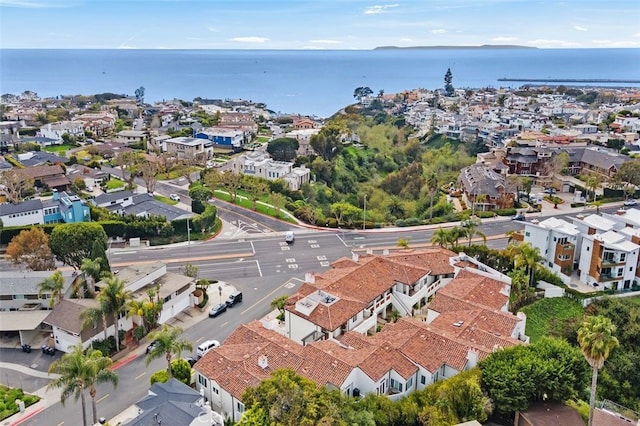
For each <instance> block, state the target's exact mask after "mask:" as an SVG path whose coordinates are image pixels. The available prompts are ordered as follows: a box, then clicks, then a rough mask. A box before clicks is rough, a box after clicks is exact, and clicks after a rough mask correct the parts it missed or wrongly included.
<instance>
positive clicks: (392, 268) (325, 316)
mask: <svg viewBox="0 0 640 426" xmlns="http://www.w3.org/2000/svg"><path fill="white" fill-rule="evenodd" d="M454 255H455V254H454V253H453V252H450V251H449V250H445V249H428V250H415V251H413V250H407V251H403V252H400V253H394V254H389V255H364V256H359V258H358V261H357V262H356V261H355V260H353V259H347V258H342V259H338V260H337V261H336V262H334V263H333V264H332V266H333V269H330V270H328V271H326V272H324V273H322V274H320V275H316V276H315V277H314V281H315V283H313V284H311V283H305V284H303V285H302V286H301V287H300V288H299V289H298V292H297V293H296V294H295V295H293V296H292V297H291V298H290V299H289V300H288V303H287V306H286V309H287V310H288V311H290V312H292V313H293V314H294V315H297V316H301V317H303V318H306V319H307V320H309V321H311V322H312V323H314V324H316V325H318V326H320V327H322V328H324V329H325V330H335V329H337V328H338V327H340V326H341V325H342V324H344V323H345V322H347V321H348V320H349V319H350V318H352V317H353V316H354V315H356V314H357V313H358V312H361V311H362V310H363V309H365V308H366V307H367V306H368V305H369V304H370V303H371V302H372V301H373V300H375V299H376V298H377V297H378V296H380V295H382V294H384V293H385V292H386V291H388V290H389V289H391V288H392V287H393V286H394V285H395V284H396V283H404V284H408V285H410V284H413V283H415V282H416V281H418V280H419V279H420V278H422V277H424V276H426V275H443V274H453V272H454V269H453V267H452V266H451V265H450V264H449V258H450V257H451V256H454ZM320 290H321V291H323V292H325V293H328V294H330V295H331V296H335V297H336V298H337V300H336V301H334V302H333V303H331V304H323V303H319V304H318V305H317V307H316V308H315V309H313V311H311V313H310V314H309V315H305V314H303V313H301V312H298V311H297V310H296V308H295V302H296V301H298V300H300V299H302V298H304V297H306V296H309V295H310V294H312V293H314V292H316V291H320Z"/></svg>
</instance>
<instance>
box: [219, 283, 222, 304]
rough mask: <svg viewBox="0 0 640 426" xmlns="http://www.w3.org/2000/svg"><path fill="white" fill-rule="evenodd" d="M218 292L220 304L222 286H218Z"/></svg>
mask: <svg viewBox="0 0 640 426" xmlns="http://www.w3.org/2000/svg"><path fill="white" fill-rule="evenodd" d="M218 294H219V295H220V304H222V286H221V285H219V286H218Z"/></svg>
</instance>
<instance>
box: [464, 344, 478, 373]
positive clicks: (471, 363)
mask: <svg viewBox="0 0 640 426" xmlns="http://www.w3.org/2000/svg"><path fill="white" fill-rule="evenodd" d="M479 355H480V354H479V353H478V350H477V349H476V348H468V349H467V369H469V370H470V369H472V368H473V367H475V366H476V365H478V356H479Z"/></svg>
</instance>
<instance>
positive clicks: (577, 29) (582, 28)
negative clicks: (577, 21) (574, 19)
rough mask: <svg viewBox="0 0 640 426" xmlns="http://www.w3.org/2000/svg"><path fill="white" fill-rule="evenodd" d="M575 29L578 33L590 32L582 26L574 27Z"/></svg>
mask: <svg viewBox="0 0 640 426" xmlns="http://www.w3.org/2000/svg"><path fill="white" fill-rule="evenodd" d="M573 29H574V30H576V31H588V30H587V29H586V28H585V27H581V26H580V25H574V26H573Z"/></svg>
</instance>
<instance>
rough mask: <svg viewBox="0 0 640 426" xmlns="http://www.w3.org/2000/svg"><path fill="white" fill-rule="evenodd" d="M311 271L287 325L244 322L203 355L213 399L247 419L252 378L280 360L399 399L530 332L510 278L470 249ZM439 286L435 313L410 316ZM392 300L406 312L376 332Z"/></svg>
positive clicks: (198, 367)
mask: <svg viewBox="0 0 640 426" xmlns="http://www.w3.org/2000/svg"><path fill="white" fill-rule="evenodd" d="M454 274H455V275H456V277H455V278H454ZM307 279H308V281H310V282H307V283H305V284H303V285H302V286H301V287H300V289H299V290H298V293H297V294H296V295H294V296H292V297H291V298H289V300H288V303H287V307H286V316H285V326H284V328H280V327H277V326H273V325H272V324H271V322H270V321H269V320H268V318H265V319H263V320H260V321H257V320H256V321H253V322H251V323H249V324H244V325H242V326H240V327H239V328H238V329H236V330H235V331H234V332H233V333H232V334H231V335H230V336H229V337H228V338H227V340H225V342H224V343H223V345H222V346H220V347H219V348H215V349H213V350H211V351H210V352H208V353H207V354H206V355H205V356H204V357H203V358H202V359H201V360H200V361H198V362H197V363H196V364H195V366H194V369H195V371H196V376H197V377H196V383H197V387H198V389H199V390H201V392H204V396H205V397H206V398H207V399H208V400H209V401H210V402H211V404H212V406H213V408H214V409H216V410H218V411H219V412H224V415H226V416H230V417H231V418H233V419H234V420H235V421H237V420H239V419H240V418H241V417H242V413H243V412H244V404H243V403H242V395H243V393H244V391H245V390H246V388H247V387H253V386H257V385H258V384H259V383H260V381H262V380H264V379H267V378H268V377H269V376H270V374H271V373H272V372H274V371H275V370H277V369H280V368H289V369H292V370H294V371H296V372H297V373H298V374H300V375H301V376H304V377H307V378H309V379H311V380H313V381H314V382H315V383H317V384H318V385H319V386H328V387H330V388H333V389H340V390H341V391H342V392H343V393H344V394H346V395H349V396H358V395H365V394H368V393H376V394H380V395H387V396H388V397H389V398H390V399H398V398H401V397H404V396H406V395H408V394H409V393H411V392H413V391H414V390H420V389H424V388H425V387H426V386H428V385H430V384H432V383H434V382H435V381H437V380H441V379H444V378H448V377H452V376H454V375H456V374H457V373H459V372H461V371H463V370H468V369H470V368H473V367H474V366H475V365H476V364H477V363H478V361H480V360H482V359H484V358H485V357H487V356H488V355H489V354H490V353H491V352H492V351H495V350H497V349H498V348H501V347H502V348H503V347H508V346H512V345H516V344H522V343H523V342H524V341H526V340H528V339H527V338H526V336H525V335H524V329H525V324H526V317H525V316H524V315H520V316H514V315H511V314H509V313H508V312H507V311H506V307H507V304H508V296H509V291H510V285H509V279H508V278H507V277H505V276H504V275H501V274H498V273H496V272H495V271H492V270H491V269H490V268H487V267H485V266H484V265H482V264H480V263H478V262H477V261H475V260H473V259H469V258H467V257H466V256H465V255H464V254H461V255H460V256H456V255H455V253H452V252H450V251H448V250H444V249H429V250H419V251H418V250H405V251H402V252H399V253H395V254H386V255H364V256H359V257H358V256H354V258H353V259H347V258H343V259H339V260H337V261H336V262H334V263H333V264H332V269H330V270H328V271H327V272H325V273H323V274H321V275H318V276H315V277H312V276H307ZM436 291H437V292H436ZM434 294H435V295H434ZM431 295H434V296H433V299H432V301H431V302H430V303H429V305H428V306H429V313H428V315H427V320H426V321H425V320H420V319H418V318H413V317H410V316H405V315H407V313H409V312H411V313H412V311H413V309H412V306H413V304H414V303H415V301H417V300H420V299H425V298H426V299H428V298H429V297H430V296H431ZM310 296H311V297H310ZM332 298H333V299H332ZM301 301H303V302H304V304H303V305H302V307H301V310H302V311H303V312H300V311H298V310H297V309H298V307H299V305H298V304H299V303H301ZM392 308H393V309H396V310H398V311H399V312H401V315H403V316H405V317H403V318H400V319H399V320H398V321H397V322H395V323H387V324H386V325H385V326H384V327H383V328H382V329H381V331H379V332H376V328H377V327H376V326H377V324H378V318H379V317H384V316H385V315H386V314H387V313H388V311H389V310H390V309H392ZM418 311H420V310H418ZM365 313H366V314H365ZM371 318H373V320H371ZM372 333H373V334H372ZM518 339H520V340H518Z"/></svg>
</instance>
